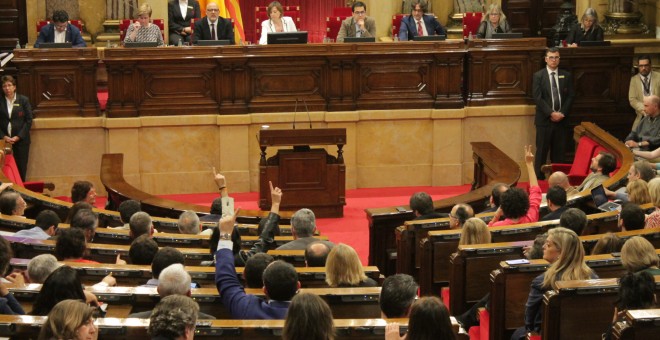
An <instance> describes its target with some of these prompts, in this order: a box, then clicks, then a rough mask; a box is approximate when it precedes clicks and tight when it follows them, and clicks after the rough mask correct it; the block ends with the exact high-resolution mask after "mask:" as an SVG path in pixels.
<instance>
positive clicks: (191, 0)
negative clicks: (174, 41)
mask: <svg viewBox="0 0 660 340" xmlns="http://www.w3.org/2000/svg"><path fill="white" fill-rule="evenodd" d="M201 13H202V11H201V10H200V9H199V2H197V0H188V12H187V13H186V17H185V18H184V17H182V16H181V8H180V7H179V1H178V0H173V1H169V2H168V3H167V20H168V25H169V31H170V33H181V31H183V29H184V28H186V27H190V20H192V19H194V18H201V15H202V14H201Z"/></svg>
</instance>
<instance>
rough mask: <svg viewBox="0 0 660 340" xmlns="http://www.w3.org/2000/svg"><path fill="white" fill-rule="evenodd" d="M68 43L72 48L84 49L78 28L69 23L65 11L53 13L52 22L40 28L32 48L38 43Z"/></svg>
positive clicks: (37, 45) (83, 42) (84, 45)
mask: <svg viewBox="0 0 660 340" xmlns="http://www.w3.org/2000/svg"><path fill="white" fill-rule="evenodd" d="M65 42H70V43H71V45H72V46H73V47H86V46H87V44H85V41H84V40H83V38H82V35H81V34H80V30H79V29H78V27H76V26H73V25H71V24H70V23H69V14H68V13H67V12H65V11H55V12H53V22H51V23H50V24H48V25H46V26H44V27H42V28H41V31H40V32H39V36H38V37H37V41H36V42H35V43H34V47H37V48H38V47H39V44H40V43H65Z"/></svg>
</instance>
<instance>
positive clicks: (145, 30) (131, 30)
mask: <svg viewBox="0 0 660 340" xmlns="http://www.w3.org/2000/svg"><path fill="white" fill-rule="evenodd" d="M151 12H152V9H151V6H150V5H149V4H142V5H141V6H140V9H139V10H138V13H137V20H136V21H135V22H134V23H132V24H131V25H130V26H128V31H126V37H125V38H124V42H125V43H126V42H156V43H157V44H158V46H163V45H164V44H165V43H164V42H163V34H162V33H161V32H160V28H159V27H158V26H157V25H154V24H152V23H151Z"/></svg>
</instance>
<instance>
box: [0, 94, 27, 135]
mask: <svg viewBox="0 0 660 340" xmlns="http://www.w3.org/2000/svg"><path fill="white" fill-rule="evenodd" d="M0 97H2V98H0V138H4V137H5V136H9V137H14V136H18V137H19V138H20V141H18V142H19V143H24V144H30V128H31V127H32V107H31V106H30V101H29V100H28V98H27V97H26V96H23V95H20V94H18V93H17V94H16V101H15V102H14V109H13V110H12V113H11V135H10V134H9V133H8V132H7V125H9V113H8V111H7V100H6V99H5V96H4V95H3V96H0Z"/></svg>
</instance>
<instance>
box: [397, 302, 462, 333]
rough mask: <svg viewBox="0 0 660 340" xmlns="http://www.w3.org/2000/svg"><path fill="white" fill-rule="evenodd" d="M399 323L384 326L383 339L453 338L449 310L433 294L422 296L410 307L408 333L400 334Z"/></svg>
mask: <svg viewBox="0 0 660 340" xmlns="http://www.w3.org/2000/svg"><path fill="white" fill-rule="evenodd" d="M399 332H400V330H399V324H398V323H396V322H394V323H389V324H387V327H386V328H385V340H403V339H405V340H454V339H455V338H456V336H455V335H454V331H453V330H452V328H451V320H450V319H449V310H447V307H446V306H445V305H444V304H443V303H442V301H440V299H438V298H437V297H435V296H427V297H423V298H421V299H419V300H417V301H415V303H413V305H412V307H411V308H410V317H409V319H408V333H407V334H406V335H404V336H400V335H399V334H400V333H399Z"/></svg>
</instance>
